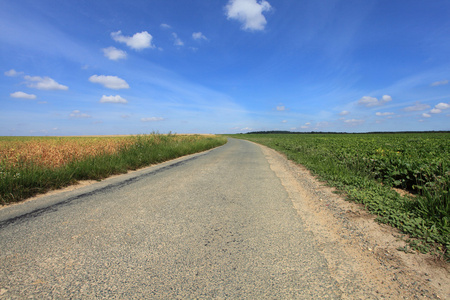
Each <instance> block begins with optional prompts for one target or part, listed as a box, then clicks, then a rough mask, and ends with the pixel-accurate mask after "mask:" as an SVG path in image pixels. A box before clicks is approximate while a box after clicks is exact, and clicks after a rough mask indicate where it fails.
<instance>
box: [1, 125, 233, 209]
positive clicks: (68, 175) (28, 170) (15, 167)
mask: <svg viewBox="0 0 450 300" xmlns="http://www.w3.org/2000/svg"><path fill="white" fill-rule="evenodd" d="M225 143H226V138H224V137H219V136H202V135H172V134H169V135H161V134H150V135H140V136H118V137H0V204H7V203H11V202H17V201H20V200H23V199H26V198H28V197H32V196H34V195H36V194H39V193H44V192H46V191H49V190H53V189H58V188H61V187H64V186H67V185H70V184H74V183H76V182H77V181H78V180H100V179H103V178H106V177H108V176H111V175H114V174H121V173H126V172H127V171H128V170H135V169H137V168H141V167H145V166H148V165H151V164H155V163H160V162H163V161H167V160H170V159H174V158H177V157H180V156H183V155H188V154H192V153H196V152H201V151H204V150H208V149H211V148H214V147H217V146H220V145H223V144H225Z"/></svg>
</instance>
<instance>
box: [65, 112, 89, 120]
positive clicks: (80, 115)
mask: <svg viewBox="0 0 450 300" xmlns="http://www.w3.org/2000/svg"><path fill="white" fill-rule="evenodd" d="M69 117H71V118H75V119H87V118H92V117H91V116H90V115H88V114H85V113H82V112H81V111H79V110H74V111H72V113H71V114H70V115H69Z"/></svg>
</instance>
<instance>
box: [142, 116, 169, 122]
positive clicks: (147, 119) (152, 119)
mask: <svg viewBox="0 0 450 300" xmlns="http://www.w3.org/2000/svg"><path fill="white" fill-rule="evenodd" d="M163 120H164V118H161V117H151V118H142V119H141V121H142V122H156V121H163Z"/></svg>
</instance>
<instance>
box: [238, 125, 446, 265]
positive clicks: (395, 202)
mask: <svg viewBox="0 0 450 300" xmlns="http://www.w3.org/2000/svg"><path fill="white" fill-rule="evenodd" d="M234 137H237V138H240V139H247V140H251V141H255V142H257V143H261V144H264V145H267V146H269V147H272V148H274V149H276V150H278V151H280V152H283V153H285V154H286V155H287V157H288V158H289V159H291V160H294V161H295V162H298V163H300V164H302V165H304V166H305V167H307V168H308V169H309V170H311V171H312V172H313V174H315V175H318V176H319V177H320V178H321V179H323V180H325V181H327V182H328V184H330V185H332V186H335V187H337V188H338V190H339V191H341V192H342V193H344V194H345V195H346V197H347V198H348V199H350V200H352V201H355V202H358V203H362V204H364V205H365V206H366V208H367V209H368V210H369V211H370V212H372V213H374V214H376V215H378V221H380V222H383V223H388V224H391V225H393V226H395V227H397V228H399V229H401V230H402V231H403V232H405V233H407V234H408V235H409V236H410V237H413V238H415V239H412V240H411V241H410V242H411V243H410V246H411V248H408V249H404V250H405V251H410V250H411V249H412V250H418V251H422V252H426V251H430V250H433V251H436V252H437V253H440V255H443V256H446V257H447V259H448V258H450V256H449V253H448V251H449V250H450V194H449V189H450V133H396V134H240V135H235V136H234Z"/></svg>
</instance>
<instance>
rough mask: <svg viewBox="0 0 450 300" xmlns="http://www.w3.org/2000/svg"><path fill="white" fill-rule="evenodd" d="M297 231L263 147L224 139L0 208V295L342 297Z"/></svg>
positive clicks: (312, 245)
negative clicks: (178, 156)
mask: <svg viewBox="0 0 450 300" xmlns="http://www.w3.org/2000/svg"><path fill="white" fill-rule="evenodd" d="M305 228H306V226H305V224H304V223H303V221H302V219H301V218H300V217H299V216H298V214H297V211H296V209H295V208H294V207H293V204H292V201H291V200H290V199H289V195H288V193H287V192H286V190H285V188H284V187H283V185H282V184H281V182H280V179H279V178H278V177H277V176H276V174H275V173H274V172H273V171H272V170H271V169H270V166H269V163H268V161H267V159H266V157H265V156H264V154H263V153H262V151H261V148H260V147H259V146H257V145H255V144H252V143H250V142H247V141H242V140H235V139H229V142H228V143H227V144H226V145H224V146H222V147H219V148H216V149H213V150H211V151H208V152H205V153H201V154H195V155H192V156H188V157H185V158H181V159H178V160H175V161H171V162H167V163H164V164H161V165H157V166H152V167H149V168H146V169H143V170H140V171H137V172H134V173H129V174H126V175H122V176H119V177H115V178H112V179H107V180H104V181H102V182H98V183H95V184H93V185H90V186H87V187H83V188H80V189H77V190H74V191H71V192H64V193H60V194H56V195H52V196H45V197H42V198H40V199H37V200H33V201H29V202H24V203H22V204H17V205H13V206H10V207H6V208H3V209H1V210H0V297H1V298H5V299H15V298H30V297H31V298H58V299H60V298H111V299H114V298H116V299H142V298H151V299H221V298H227V299H242V298H248V299H275V298H276V299H340V298H342V295H343V293H342V291H341V289H340V286H339V284H338V282H337V281H336V280H335V279H334V278H333V276H332V275H331V273H330V270H329V269H328V265H327V261H326V259H325V258H324V256H323V255H322V254H321V252H320V251H319V250H318V246H317V244H316V241H315V239H314V236H313V234H312V233H311V232H310V231H308V230H306V229H305ZM355 288H358V287H355Z"/></svg>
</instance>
